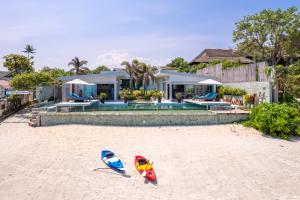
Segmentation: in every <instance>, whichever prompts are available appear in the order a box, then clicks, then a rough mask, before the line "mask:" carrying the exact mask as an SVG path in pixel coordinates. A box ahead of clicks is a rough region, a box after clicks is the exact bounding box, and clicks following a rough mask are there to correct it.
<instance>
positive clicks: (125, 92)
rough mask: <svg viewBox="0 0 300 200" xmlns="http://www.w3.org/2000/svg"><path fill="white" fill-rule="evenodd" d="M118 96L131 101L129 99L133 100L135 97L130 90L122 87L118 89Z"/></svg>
mask: <svg viewBox="0 0 300 200" xmlns="http://www.w3.org/2000/svg"><path fill="white" fill-rule="evenodd" d="M120 96H121V97H123V98H124V101H125V102H127V101H131V100H135V99H136V97H135V96H134V94H133V91H132V90H130V89H129V90H128V89H124V90H122V91H120Z"/></svg>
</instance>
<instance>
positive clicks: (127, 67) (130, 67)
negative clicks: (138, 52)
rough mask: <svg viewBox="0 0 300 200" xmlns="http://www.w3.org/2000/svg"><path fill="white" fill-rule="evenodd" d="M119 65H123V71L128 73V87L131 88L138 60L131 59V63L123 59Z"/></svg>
mask: <svg viewBox="0 0 300 200" xmlns="http://www.w3.org/2000/svg"><path fill="white" fill-rule="evenodd" d="M121 65H124V66H125V71H126V72H127V73H128V74H129V77H130V83H129V87H130V89H133V82H134V72H135V71H136V69H137V68H138V66H139V61H138V60H133V61H132V62H131V63H129V62H128V61H124V62H122V63H121Z"/></svg>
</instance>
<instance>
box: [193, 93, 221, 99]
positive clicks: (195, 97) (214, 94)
mask: <svg viewBox="0 0 300 200" xmlns="http://www.w3.org/2000/svg"><path fill="white" fill-rule="evenodd" d="M217 96H218V94H217V93H215V92H211V93H207V94H206V95H204V96H194V97H193V99H203V100H205V101H212V100H214V99H216V98H217Z"/></svg>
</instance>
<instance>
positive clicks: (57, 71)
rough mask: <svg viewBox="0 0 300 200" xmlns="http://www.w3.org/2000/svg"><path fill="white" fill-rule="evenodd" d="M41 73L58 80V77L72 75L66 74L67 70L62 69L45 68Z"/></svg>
mask: <svg viewBox="0 0 300 200" xmlns="http://www.w3.org/2000/svg"><path fill="white" fill-rule="evenodd" d="M41 72H44V73H48V74H49V75H50V76H51V77H52V78H53V79H57V78H58V77H62V76H69V75H70V72H66V71H65V70H63V69H60V68H50V67H43V69H42V70H41Z"/></svg>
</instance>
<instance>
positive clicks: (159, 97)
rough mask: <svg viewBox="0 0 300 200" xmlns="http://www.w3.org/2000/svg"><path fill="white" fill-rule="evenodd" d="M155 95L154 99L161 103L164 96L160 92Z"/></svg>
mask: <svg viewBox="0 0 300 200" xmlns="http://www.w3.org/2000/svg"><path fill="white" fill-rule="evenodd" d="M153 95H154V98H155V99H157V102H158V103H161V99H162V96H163V94H162V93H161V92H159V91H156V92H155V93H154V94H153Z"/></svg>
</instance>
